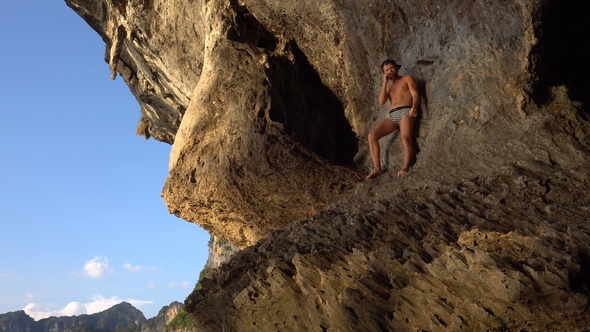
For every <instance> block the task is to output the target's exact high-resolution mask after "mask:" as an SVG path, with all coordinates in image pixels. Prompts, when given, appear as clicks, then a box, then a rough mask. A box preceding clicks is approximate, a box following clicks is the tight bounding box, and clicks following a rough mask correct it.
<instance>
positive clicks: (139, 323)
mask: <svg viewBox="0 0 590 332" xmlns="http://www.w3.org/2000/svg"><path fill="white" fill-rule="evenodd" d="M191 327H192V320H191V318H190V316H189V315H188V314H187V313H186V312H185V311H184V305H183V304H182V303H180V302H172V303H171V304H170V305H168V306H164V307H162V309H160V311H159V312H158V315H156V316H155V317H153V318H150V319H146V318H145V316H144V315H143V313H142V312H141V311H140V310H138V309H137V308H135V307H134V306H132V305H131V304H129V303H127V302H122V303H119V304H117V305H114V306H112V307H111V308H109V309H107V310H104V311H101V312H98V313H95V314H92V315H79V316H63V317H48V318H44V319H40V320H38V321H35V320H34V319H33V318H31V316H29V315H27V314H26V313H25V312H24V311H23V310H19V311H13V312H8V313H5V314H0V332H25V331H26V332H187V331H189V330H191Z"/></svg>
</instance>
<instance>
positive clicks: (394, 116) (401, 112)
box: [387, 106, 412, 124]
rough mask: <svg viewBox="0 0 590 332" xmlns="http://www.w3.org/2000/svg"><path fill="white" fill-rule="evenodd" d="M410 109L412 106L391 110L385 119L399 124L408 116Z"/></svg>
mask: <svg viewBox="0 0 590 332" xmlns="http://www.w3.org/2000/svg"><path fill="white" fill-rule="evenodd" d="M410 109H412V106H401V107H396V108H392V109H391V111H389V114H388V115H387V118H388V119H389V120H391V121H393V123H395V124H399V121H400V120H401V119H402V118H404V117H406V116H409V115H410Z"/></svg>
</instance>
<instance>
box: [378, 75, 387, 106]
mask: <svg viewBox="0 0 590 332" xmlns="http://www.w3.org/2000/svg"><path fill="white" fill-rule="evenodd" d="M387 82H389V77H387V75H385V73H384V74H383V84H381V91H380V92H379V105H383V104H385V103H386V102H387V99H389V91H387Z"/></svg>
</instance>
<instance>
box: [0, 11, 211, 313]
mask: <svg viewBox="0 0 590 332" xmlns="http://www.w3.org/2000/svg"><path fill="white" fill-rule="evenodd" d="M0 45H1V46H0V64H1V67H0V68H1V70H0V100H1V103H0V253H1V255H0V313H5V312H9V311H16V310H22V309H25V311H26V312H27V313H28V314H29V315H31V316H32V317H33V318H36V319H40V318H44V317H47V316H49V315H53V316H61V315H78V314H83V313H89V314H91V313H94V312H98V311H102V310H104V309H107V308H109V307H110V306H112V305H114V304H117V303H119V302H121V301H127V302H130V303H132V304H133V305H134V306H135V307H136V308H138V309H140V310H141V311H142V312H143V313H144V314H145V316H146V318H151V317H153V316H155V315H156V314H157V313H158V311H159V310H160V309H161V308H162V306H164V305H168V304H170V303H171V302H173V301H181V302H182V301H184V299H185V298H186V296H187V295H188V294H189V293H190V292H191V290H192V288H193V287H194V285H195V283H196V282H197V279H198V276H199V272H200V271H201V270H202V268H203V266H204V264H205V261H206V259H207V241H208V240H209V235H208V234H207V233H206V232H205V231H204V230H202V229H201V228H200V227H199V226H197V225H195V224H192V223H188V222H186V221H184V220H181V219H178V218H176V217H175V216H172V215H170V214H168V211H167V209H166V206H165V204H164V202H163V201H162V198H161V197H160V191H161V189H162V186H163V184H164V181H165V179H166V176H167V172H168V157H169V152H170V146H169V145H167V144H165V143H161V142H157V141H154V140H153V139H150V140H149V141H145V140H144V139H143V138H141V137H138V136H135V128H136V126H137V122H138V119H139V117H140V111H139V105H138V104H137V102H136V100H135V98H134V96H133V95H132V94H131V93H130V91H129V88H128V87H127V85H125V83H124V82H123V80H122V79H121V78H120V77H117V79H116V80H115V81H112V80H111V79H110V77H109V76H110V73H109V68H108V65H107V64H106V63H105V62H104V50H105V45H104V43H103V41H102V40H101V38H100V37H99V36H98V34H97V33H96V32H94V31H93V30H92V29H91V28H90V27H89V26H88V25H87V24H86V23H85V22H84V21H83V20H82V19H81V18H80V17H79V16H78V15H77V14H76V13H74V11H73V10H71V9H70V8H69V7H67V6H66V4H65V2H64V1H63V0H51V1H47V0H31V1H22V0H2V1H1V2H0Z"/></svg>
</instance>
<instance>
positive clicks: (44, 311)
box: [23, 295, 154, 320]
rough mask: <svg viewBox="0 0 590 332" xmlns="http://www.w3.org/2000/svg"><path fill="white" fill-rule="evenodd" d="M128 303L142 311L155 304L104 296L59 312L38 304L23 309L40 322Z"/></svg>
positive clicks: (72, 303)
mask: <svg viewBox="0 0 590 332" xmlns="http://www.w3.org/2000/svg"><path fill="white" fill-rule="evenodd" d="M123 301H125V302H128V303H131V305H133V306H134V307H136V308H137V309H140V310H141V307H142V306H144V305H148V304H153V303H154V302H152V301H143V300H136V299H126V300H123V299H121V298H119V297H116V296H113V297H111V298H106V297H104V296H102V295H95V296H94V297H93V298H92V302H88V303H80V302H70V303H68V304H67V305H66V306H65V307H63V308H62V309H58V310H51V309H48V308H42V307H41V306H40V305H39V304H37V303H29V304H27V306H26V307H25V308H24V309H23V310H24V311H25V313H26V314H27V315H29V316H31V317H32V318H33V319H34V320H39V319H43V318H47V317H51V316H56V317H59V316H78V315H82V314H88V315H91V314H94V313H97V312H101V311H104V310H106V309H108V308H110V307H112V306H114V305H116V304H119V303H121V302H123Z"/></svg>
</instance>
